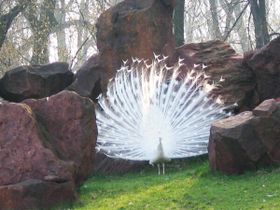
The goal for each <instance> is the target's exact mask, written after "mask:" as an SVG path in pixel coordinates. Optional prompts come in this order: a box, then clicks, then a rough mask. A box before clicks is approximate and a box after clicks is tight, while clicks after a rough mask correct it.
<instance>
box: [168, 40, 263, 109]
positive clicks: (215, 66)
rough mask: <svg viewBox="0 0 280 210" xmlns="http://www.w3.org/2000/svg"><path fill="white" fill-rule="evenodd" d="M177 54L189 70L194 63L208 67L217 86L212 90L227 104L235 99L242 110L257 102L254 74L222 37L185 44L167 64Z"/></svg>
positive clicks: (175, 60)
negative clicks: (217, 39) (216, 39)
mask: <svg viewBox="0 0 280 210" xmlns="http://www.w3.org/2000/svg"><path fill="white" fill-rule="evenodd" d="M179 58H181V59H184V61H183V62H184V63H185V69H182V70H183V71H189V69H190V68H193V64H201V65H202V64H205V65H206V66H207V67H206V68H205V69H203V71H204V72H205V73H206V75H207V76H209V80H210V81H212V82H215V83H216V84H218V85H219V87H220V88H218V89H216V90H215V91H214V92H213V93H215V94H216V95H220V98H221V99H222V100H223V101H224V102H225V103H226V104H234V103H236V102H237V103H238V105H239V107H240V109H241V110H248V109H251V108H253V107H255V104H256V103H258V98H257V97H256V95H255V91H254V88H255V81H254V76H253V74H252V72H251V70H250V69H249V68H248V67H246V65H244V64H243V57H242V56H240V55H238V54H236V52H235V51H234V50H233V48H231V46H230V45H229V44H227V43H224V42H222V41H209V42H204V43H191V44H186V45H183V46H182V47H179V48H177V49H176V50H175V52H174V54H173V56H171V58H170V59H169V63H170V65H172V64H173V63H174V62H177V60H178V59H179ZM221 78H222V79H223V80H224V81H223V82H221V81H220V79H221Z"/></svg>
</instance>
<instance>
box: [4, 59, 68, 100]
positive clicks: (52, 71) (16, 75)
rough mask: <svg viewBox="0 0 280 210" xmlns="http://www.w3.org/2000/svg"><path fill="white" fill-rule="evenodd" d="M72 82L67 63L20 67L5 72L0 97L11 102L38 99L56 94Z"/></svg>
mask: <svg viewBox="0 0 280 210" xmlns="http://www.w3.org/2000/svg"><path fill="white" fill-rule="evenodd" d="M72 82H73V73H72V72H71V71H69V67H68V64H67V63H52V64H47V65H33V66H20V67H17V68H15V69H12V70H10V71H7V72H6V73H5V75H4V76H3V78H2V79H1V80H0V96H2V97H3V98H4V99H6V100H8V101H13V102H20V101H22V100H24V99H27V98H36V99H38V98H43V97H47V96H51V95H53V94H56V93H58V92H60V91H62V90H64V89H65V88H66V87H67V86H68V85H70V84H71V83H72Z"/></svg>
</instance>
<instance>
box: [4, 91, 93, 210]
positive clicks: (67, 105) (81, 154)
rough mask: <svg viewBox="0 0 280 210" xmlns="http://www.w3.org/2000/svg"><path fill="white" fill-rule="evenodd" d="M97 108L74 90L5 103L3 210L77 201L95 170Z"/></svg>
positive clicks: (45, 206)
mask: <svg viewBox="0 0 280 210" xmlns="http://www.w3.org/2000/svg"><path fill="white" fill-rule="evenodd" d="M96 136H97V130H96V123H95V113H94V104H93V103H92V101H91V100H90V99H88V98H83V97H81V96H79V95H78V94H76V93H74V92H70V91H62V92H61V93H59V94H57V95H54V96H51V97H49V98H44V99H40V100H34V99H28V100H25V101H24V103H20V104H15V103H8V102H4V103H0V209H11V210H12V209H16V210H18V209H43V208H47V209H49V206H51V205H54V204H57V203H60V202H63V201H66V202H68V201H72V200H73V199H74V198H75V197H76V191H75V186H77V185H79V184H81V183H82V182H83V181H84V180H85V179H86V178H87V177H88V176H89V175H90V174H91V173H92V171H93V160H94V154H95V152H94V148H95V143H96Z"/></svg>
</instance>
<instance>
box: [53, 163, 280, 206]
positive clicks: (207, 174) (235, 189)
mask: <svg viewBox="0 0 280 210" xmlns="http://www.w3.org/2000/svg"><path fill="white" fill-rule="evenodd" d="M174 165H176V166H177V167H175V166H174ZM178 165H179V166H180V167H178ZM171 167H172V168H171ZM57 209H75V210H97V209H108V210H114V209H139V210H142V209H148V210H158V209H222V210H228V209H280V171H279V170H278V169H267V170H259V171H257V172H250V173H246V174H245V175H241V176H225V175H222V174H217V173H213V172H211V171H210V169H209V166H208V162H207V160H193V161H191V162H188V163H184V162H176V163H173V164H172V163H170V164H169V165H168V166H167V175H164V176H158V175H157V171H156V168H146V169H145V170H143V171H142V172H141V173H130V174H127V175H123V176H120V175H119V176H117V175H116V176H94V177H92V178H91V179H89V180H88V181H87V182H86V183H85V184H84V185H83V186H82V187H81V188H80V200H79V201H77V202H76V203H74V204H73V205H71V206H67V207H64V208H62V207H60V208H57Z"/></svg>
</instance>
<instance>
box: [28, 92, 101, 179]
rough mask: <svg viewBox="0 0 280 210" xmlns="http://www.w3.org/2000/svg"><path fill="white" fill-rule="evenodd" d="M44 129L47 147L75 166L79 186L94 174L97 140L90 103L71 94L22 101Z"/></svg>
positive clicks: (61, 93)
mask: <svg viewBox="0 0 280 210" xmlns="http://www.w3.org/2000/svg"><path fill="white" fill-rule="evenodd" d="M24 103H26V104H28V105H29V106H30V107H31V108H32V110H33V111H34V113H35V114H36V116H37V119H38V120H39V121H40V123H41V124H42V126H43V127H44V129H45V132H46V135H47V136H46V137H47V138H48V142H49V144H50V145H51V146H52V148H53V149H54V150H55V151H56V153H57V154H58V156H59V157H60V158H61V159H62V160H65V161H73V162H74V164H75V180H76V182H77V183H78V184H79V183H81V182H82V181H84V180H85V179H86V178H87V177H88V176H89V175H90V174H91V173H92V171H93V161H94V154H95V152H94V148H95V144H96V138H97V128H96V123H95V110H94V105H93V103H92V101H91V100H90V99H88V98H84V97H81V96H79V95H78V94H76V93H74V92H70V91H62V92H60V93H58V94H56V95H54V96H51V97H49V98H44V99H40V100H30V99H29V100H25V101H24Z"/></svg>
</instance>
